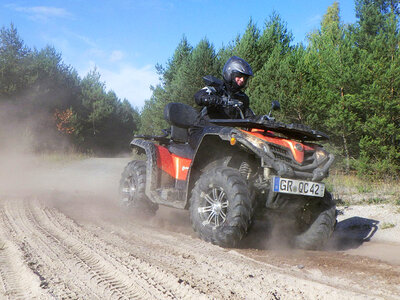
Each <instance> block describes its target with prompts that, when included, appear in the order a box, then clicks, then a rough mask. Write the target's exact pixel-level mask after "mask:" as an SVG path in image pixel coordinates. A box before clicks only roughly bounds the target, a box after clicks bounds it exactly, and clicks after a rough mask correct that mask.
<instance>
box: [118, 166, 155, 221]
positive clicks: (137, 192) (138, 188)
mask: <svg viewBox="0 0 400 300" xmlns="http://www.w3.org/2000/svg"><path fill="white" fill-rule="evenodd" d="M145 188H146V162H145V161H140V160H133V161H131V162H129V163H128V165H127V166H126V167H125V169H124V171H123V173H122V175H121V180H120V183H119V195H120V204H121V206H123V207H129V208H135V209H137V210H138V211H141V212H144V213H146V214H149V215H154V214H155V212H156V211H157V209H158V205H157V204H154V203H152V202H151V201H150V200H149V199H148V198H147V196H146V195H145Z"/></svg>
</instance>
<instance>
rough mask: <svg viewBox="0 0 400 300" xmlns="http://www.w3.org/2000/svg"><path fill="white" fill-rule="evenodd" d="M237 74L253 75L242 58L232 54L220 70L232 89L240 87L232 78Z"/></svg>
mask: <svg viewBox="0 0 400 300" xmlns="http://www.w3.org/2000/svg"><path fill="white" fill-rule="evenodd" d="M238 75H241V76H243V75H245V76H247V77H249V76H253V70H252V69H251V67H250V65H249V64H248V63H247V62H246V61H245V60H244V59H243V58H240V57H238V56H232V57H231V58H230V59H228V61H227V62H226V63H225V66H224V68H223V70H222V77H223V78H224V81H225V82H226V83H227V84H228V85H229V86H231V87H232V88H234V89H238V88H239V89H240V87H238V86H237V85H236V82H235V80H234V78H235V77H236V76H238Z"/></svg>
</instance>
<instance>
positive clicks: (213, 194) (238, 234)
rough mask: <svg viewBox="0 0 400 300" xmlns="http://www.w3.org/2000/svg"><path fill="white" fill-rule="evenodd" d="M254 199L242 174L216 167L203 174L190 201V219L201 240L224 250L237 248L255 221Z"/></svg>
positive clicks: (226, 168) (227, 168)
mask: <svg viewBox="0 0 400 300" xmlns="http://www.w3.org/2000/svg"><path fill="white" fill-rule="evenodd" d="M251 210H252V207H251V197H250V192H249V189H248V186H247V183H246V181H245V180H244V179H243V177H242V176H241V175H240V173H239V171H238V170H236V169H233V168H229V167H224V166H222V167H221V166H220V167H215V168H211V169H209V170H208V171H207V172H205V173H203V174H202V175H201V176H200V178H199V180H198V181H197V182H196V185H195V187H194V189H193V191H192V197H191V198H190V219H191V222H192V226H193V229H194V230H195V231H196V232H197V233H198V234H199V236H200V238H201V239H203V240H205V241H207V242H211V243H213V244H216V245H219V246H221V247H234V246H236V245H237V243H238V242H239V241H240V240H241V239H242V238H243V236H244V235H245V234H246V232H247V229H248V227H249V224H250V221H251Z"/></svg>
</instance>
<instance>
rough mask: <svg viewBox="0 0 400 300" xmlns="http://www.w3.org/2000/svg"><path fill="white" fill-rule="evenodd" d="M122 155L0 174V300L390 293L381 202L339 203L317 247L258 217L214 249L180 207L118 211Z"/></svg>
mask: <svg viewBox="0 0 400 300" xmlns="http://www.w3.org/2000/svg"><path fill="white" fill-rule="evenodd" d="M127 161H128V159H118V160H116V159H89V160H83V161H79V162H74V163H70V164H66V165H62V166H58V167H51V168H50V169H49V167H48V166H46V167H44V166H42V165H40V164H37V163H32V161H30V160H29V161H20V162H19V163H18V164H17V165H16V164H15V163H13V167H14V170H13V171H10V170H11V169H7V170H8V171H5V170H6V169H5V168H3V169H2V170H3V171H1V172H2V174H1V179H2V180H1V184H0V191H1V192H0V298H1V299H400V259H399V257H400V243H399V240H400V238H397V237H398V235H399V234H398V233H399V232H398V229H397V228H398V227H399V226H400V220H398V219H394V220H391V222H397V221H399V223H398V225H397V226H396V227H394V228H390V229H387V230H384V229H380V227H379V224H381V223H382V222H383V221H384V220H383V219H385V220H386V219H387V218H389V217H390V218H398V214H397V215H396V214H393V215H390V216H388V215H387V211H391V209H390V208H387V207H377V208H376V211H374V212H372V211H371V207H367V208H366V209H365V210H363V209H362V208H346V209H342V213H343V214H341V215H339V221H340V222H339V225H338V229H337V231H336V232H335V236H334V237H333V239H332V243H331V244H330V245H329V247H328V249H327V250H326V251H298V250H290V249H285V248H284V247H281V246H277V243H276V241H277V240H279V236H274V237H271V234H270V233H268V229H267V228H266V226H265V224H263V223H261V222H259V223H256V224H255V225H254V228H253V230H252V232H250V233H249V236H248V237H247V238H246V239H245V240H244V241H243V243H242V244H241V245H240V247H239V248H238V249H223V248H220V247H217V246H214V245H211V244H208V243H205V242H203V241H201V240H200V239H198V238H197V237H196V235H195V234H194V233H193V231H192V229H191V226H190V221H189V217H188V213H187V212H186V211H179V210H174V209H169V208H160V210H159V211H158V212H157V215H156V216H155V217H152V218H145V217H141V216H138V215H134V214H132V213H131V212H129V211H122V210H121V209H120V207H118V202H117V199H116V190H117V186H118V181H119V175H120V173H121V171H122V168H123V166H124V165H125V163H126V162H127ZM28 166H29V167H28ZM371 213H373V215H371ZM267 236H269V237H270V238H269V239H267V238H266V237H267ZM393 237H394V238H393Z"/></svg>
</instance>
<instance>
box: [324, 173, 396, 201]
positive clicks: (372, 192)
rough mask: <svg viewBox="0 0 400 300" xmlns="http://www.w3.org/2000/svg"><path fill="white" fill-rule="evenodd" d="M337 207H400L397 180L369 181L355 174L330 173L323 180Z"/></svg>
mask: <svg viewBox="0 0 400 300" xmlns="http://www.w3.org/2000/svg"><path fill="white" fill-rule="evenodd" d="M324 183H325V186H326V189H327V190H328V191H330V192H331V193H332V195H333V197H334V199H335V200H336V201H337V204H338V205H345V206H350V205H358V204H363V205H365V204H371V205H379V204H389V203H390V204H394V205H397V206H400V199H399V196H398V195H399V194H400V182H399V180H397V181H396V180H371V179H369V178H364V177H360V176H357V175H356V174H343V173H340V172H338V171H332V172H331V173H330V176H329V177H328V178H326V179H325V180H324Z"/></svg>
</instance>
